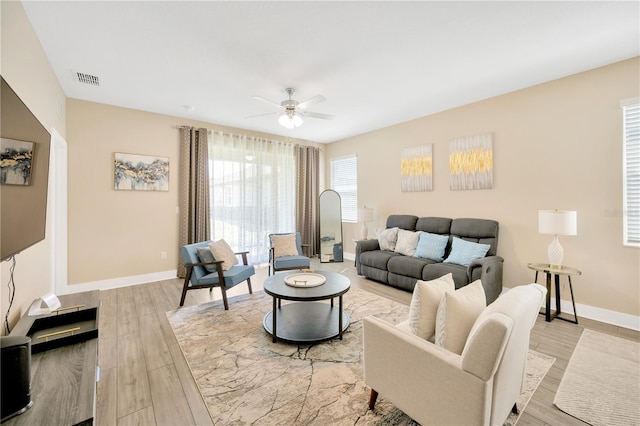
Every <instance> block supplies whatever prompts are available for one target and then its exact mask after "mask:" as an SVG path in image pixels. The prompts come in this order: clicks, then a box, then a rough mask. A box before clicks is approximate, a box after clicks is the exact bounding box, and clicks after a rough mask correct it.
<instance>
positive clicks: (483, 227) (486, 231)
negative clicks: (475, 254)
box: [451, 218, 499, 256]
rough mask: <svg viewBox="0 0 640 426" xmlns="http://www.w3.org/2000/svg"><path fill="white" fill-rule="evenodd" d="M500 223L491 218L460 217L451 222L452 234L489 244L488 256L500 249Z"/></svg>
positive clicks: (493, 254) (467, 239)
mask: <svg viewBox="0 0 640 426" xmlns="http://www.w3.org/2000/svg"><path fill="white" fill-rule="evenodd" d="M498 229H499V224H498V222H497V221H495V220H490V219H472V218H460V219H454V220H453V221H452V222H451V235H453V236H456V237H459V238H462V239H463V240H466V241H471V242H474V243H480V244H489V251H488V252H487V256H495V255H496V252H497V250H498Z"/></svg>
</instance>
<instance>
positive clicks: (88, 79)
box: [76, 72, 100, 86]
mask: <svg viewBox="0 0 640 426" xmlns="http://www.w3.org/2000/svg"><path fill="white" fill-rule="evenodd" d="M76 77H77V79H78V82H80V83H84V84H90V85H92V86H100V79H99V78H98V77H97V76H95V75H91V74H85V73H83V72H76Z"/></svg>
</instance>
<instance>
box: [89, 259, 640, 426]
mask: <svg viewBox="0 0 640 426" xmlns="http://www.w3.org/2000/svg"><path fill="white" fill-rule="evenodd" d="M312 267H314V268H317V269H329V270H333V271H336V272H341V273H343V274H345V275H346V276H348V277H349V279H350V280H351V283H352V286H354V287H359V288H362V289H364V290H367V291H370V292H372V293H376V294H378V295H381V296H384V297H387V298H389V299H392V300H395V301H397V302H401V303H404V304H407V305H408V304H409V302H410V300H411V294H410V293H407V292H404V291H401V290H396V289H393V288H391V287H389V286H385V285H382V284H379V283H375V282H373V281H369V280H366V279H364V278H362V277H359V276H358V275H356V272H355V268H354V267H353V262H349V261H347V262H345V263H336V264H322V265H321V264H320V263H318V262H317V260H315V259H314V260H313V261H312ZM266 276H267V270H266V269H259V270H257V273H256V276H255V277H254V278H253V279H252V284H253V289H254V291H260V290H261V289H262V282H263V280H264V279H265V278H266ZM576 284H577V285H576V287H577V288H576V289H575V290H576V296H577V297H578V298H579V294H580V293H579V292H580V290H579V284H578V283H576ZM181 289H182V280H179V279H174V280H167V281H161V282H154V283H149V284H142V285H137V286H132V287H123V288H119V289H115V290H106V291H102V292H100V300H101V307H100V334H99V340H98V345H99V349H98V354H99V355H98V362H99V365H100V369H101V380H100V381H99V382H98V390H97V392H98V395H97V407H96V411H97V412H96V424H97V425H99V426H103V425H116V424H117V425H154V424H155V425H211V424H213V423H212V421H211V418H210V417H209V414H208V412H207V409H206V407H205V405H204V403H203V401H202V398H201V396H200V393H199V392H198V389H197V387H196V384H195V382H194V380H193V378H192V376H191V373H190V371H189V367H188V366H187V364H186V362H185V359H184V357H183V355H182V352H181V351H180V348H179V346H178V343H177V341H176V338H175V336H174V335H173V332H172V330H171V327H170V326H169V322H168V321H167V318H166V315H165V312H167V311H171V310H175V309H176V308H178V303H179V301H180V292H181ZM246 292H247V286H246V284H240V285H238V286H236V287H235V288H233V289H232V290H231V291H229V292H228V295H229V296H230V299H229V304H230V310H229V311H228V312H229V315H233V296H234V295H238V294H243V293H246ZM220 299H221V295H220V290H219V289H214V290H213V292H209V291H208V290H206V289H205V290H193V291H189V292H188V293H187V298H186V301H185V306H191V305H196V304H199V303H204V302H208V301H211V300H218V301H220V309H223V307H222V304H221V300H220ZM579 314H580V312H579V311H578V315H579ZM212 326H214V325H212ZM584 328H589V329H593V330H597V331H600V332H603V333H607V334H612V335H616V336H620V337H624V338H627V339H632V340H636V341H639V340H640V333H639V332H636V331H632V330H628V329H623V328H620V327H616V326H612V325H609V324H603V323H600V322H596V321H592V320H588V319H583V318H580V324H579V325H575V324H571V323H568V322H564V321H560V320H557V319H556V320H554V321H552V322H550V323H547V322H545V321H544V318H543V317H542V316H539V317H538V320H537V322H536V325H535V326H534V328H533V331H532V333H531V346H530V347H531V349H534V350H536V351H538V352H541V353H545V354H548V355H551V356H553V357H555V358H556V362H555V363H554V365H553V367H552V368H551V370H550V371H549V373H547V375H546V377H545V378H544V380H543V381H542V383H541V384H540V386H539V387H538V389H537V390H536V392H535V394H534V395H533V397H532V399H531V401H530V402H529V404H528V405H527V407H526V410H525V411H524V413H523V414H522V416H521V417H520V420H519V422H518V425H521V426H524V425H583V424H584V423H583V422H581V421H579V420H576V419H575V418H573V417H571V416H569V415H566V414H564V413H563V412H561V411H560V410H558V409H557V408H555V407H554V406H553V398H554V395H555V392H556V390H557V389H558V385H559V384H560V380H561V379H562V375H563V373H564V371H565V369H566V367H567V364H568V362H569V359H570V358H571V354H572V352H573V349H574V348H575V346H576V344H577V343H578V339H579V338H580V334H581V333H582V330H583V329H584ZM381 397H383V396H381Z"/></svg>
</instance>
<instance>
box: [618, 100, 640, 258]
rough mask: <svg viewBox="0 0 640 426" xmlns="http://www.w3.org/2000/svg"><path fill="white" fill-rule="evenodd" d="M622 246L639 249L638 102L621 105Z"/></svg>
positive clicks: (639, 172) (639, 121)
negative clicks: (622, 147)
mask: <svg viewBox="0 0 640 426" xmlns="http://www.w3.org/2000/svg"><path fill="white" fill-rule="evenodd" d="M622 109H623V135H624V149H623V151H624V159H623V169H624V170H623V173H624V176H623V177H624V206H623V212H622V213H623V214H622V217H623V220H624V244H625V245H628V246H636V247H640V101H638V100H635V101H633V102H629V103H626V104H623V106H622Z"/></svg>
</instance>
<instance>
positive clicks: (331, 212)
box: [320, 189, 343, 263]
mask: <svg viewBox="0 0 640 426" xmlns="http://www.w3.org/2000/svg"><path fill="white" fill-rule="evenodd" d="M342 248H343V247H342V202H341V200H340V194H338V193H337V192H336V191H334V190H333V189H327V190H326V191H322V194H320V262H325V263H326V262H342Z"/></svg>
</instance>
